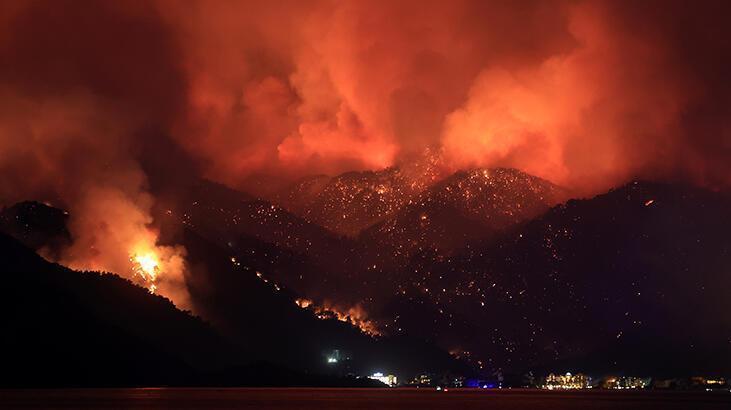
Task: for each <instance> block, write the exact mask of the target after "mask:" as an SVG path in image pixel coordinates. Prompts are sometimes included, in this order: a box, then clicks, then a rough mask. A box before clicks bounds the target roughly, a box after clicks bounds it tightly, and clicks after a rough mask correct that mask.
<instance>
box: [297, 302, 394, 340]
mask: <svg viewBox="0 0 731 410" xmlns="http://www.w3.org/2000/svg"><path fill="white" fill-rule="evenodd" d="M294 303H295V304H296V305H297V306H299V307H300V308H302V309H308V310H310V311H312V312H313V313H314V314H315V316H317V318H318V319H323V320H326V319H337V320H339V321H341V322H346V323H350V324H351V325H353V326H355V327H357V328H358V329H360V331H361V332H363V333H365V334H367V335H369V336H371V337H375V336H380V335H381V332H380V331H379V330H378V328H377V327H376V324H375V323H373V321H371V320H369V319H368V318H367V317H366V312H365V311H364V310H363V308H361V307H360V306H354V307H351V308H349V309H347V310H343V309H340V308H338V307H337V306H334V305H332V304H330V303H327V302H324V303H323V304H322V305H316V304H315V303H314V302H313V301H312V300H310V299H297V300H295V301H294Z"/></svg>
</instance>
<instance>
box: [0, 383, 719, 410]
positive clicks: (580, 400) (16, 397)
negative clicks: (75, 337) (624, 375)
mask: <svg viewBox="0 0 731 410" xmlns="http://www.w3.org/2000/svg"><path fill="white" fill-rule="evenodd" d="M0 408H2V409H16V408H17V409H41V408H42V409H49V408H51V409H77V408H96V409H119V408H145V409H234V408H236V409H303V410H309V409H312V410H315V409H318V410H319V409H379V410H388V409H425V410H430V409H506V410H510V409H530V410H534V409H535V410H541V409H546V410H548V409H620V408H621V409H644V410H646V409H725V410H728V409H731V392H728V391H724V392H703V391H699V392H676V391H668V392H662V391H642V392H628V391H602V390H593V391H575V392H555V391H550V392H549V391H538V390H499V391H498V390H477V389H450V390H449V391H448V392H437V391H435V390H433V389H300V388H292V389H240V388H231V389H209V388H205V389H187V388H160V389H158V388H155V389H61V390H0Z"/></svg>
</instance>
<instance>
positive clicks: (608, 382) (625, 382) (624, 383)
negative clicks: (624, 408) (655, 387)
mask: <svg viewBox="0 0 731 410" xmlns="http://www.w3.org/2000/svg"><path fill="white" fill-rule="evenodd" d="M650 382H651V380H650V379H649V378H642V377H632V376H608V377H606V378H604V380H602V382H601V387H602V388H603V389H617V390H622V389H646V388H648V387H649V386H650Z"/></svg>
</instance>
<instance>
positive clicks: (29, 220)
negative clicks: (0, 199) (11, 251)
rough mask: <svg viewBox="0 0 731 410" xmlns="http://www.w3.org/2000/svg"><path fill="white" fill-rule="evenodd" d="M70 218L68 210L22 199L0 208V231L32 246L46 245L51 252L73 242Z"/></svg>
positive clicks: (35, 247) (46, 248)
mask: <svg viewBox="0 0 731 410" xmlns="http://www.w3.org/2000/svg"><path fill="white" fill-rule="evenodd" d="M67 222H68V213H67V212H66V211H63V210H61V209H58V208H54V207H53V206H50V205H47V204H43V203H40V202H34V201H25V202H19V203H17V204H15V205H13V206H10V207H7V208H3V209H2V210H0V232H6V233H8V234H9V235H11V236H12V237H14V238H16V239H17V240H19V241H20V242H22V243H23V244H24V245H25V246H27V247H29V248H31V249H40V248H42V247H43V248H45V250H46V251H47V252H48V253H49V254H51V255H53V254H57V253H58V251H59V250H60V249H61V248H63V247H64V246H67V245H69V244H70V242H71V235H70V234H69V232H68V230H67V229H66V223H67Z"/></svg>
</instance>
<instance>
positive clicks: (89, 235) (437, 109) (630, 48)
mask: <svg viewBox="0 0 731 410" xmlns="http://www.w3.org/2000/svg"><path fill="white" fill-rule="evenodd" d="M728 8H729V7H728V6H727V4H726V2H722V1H719V2H712V1H704V2H700V3H699V4H693V5H691V4H689V3H688V2H683V1H678V2H673V1H662V2H641V3H636V2H629V1H627V2H620V1H556V2H545V1H536V2H531V1H521V2H504V1H466V0H465V1H451V2H444V1H406V0H404V1H398V2H391V1H350V2H339V1H282V2H273V3H272V2H254V1H189V2H178V1H157V2H136V1H129V2H106V1H93V2H88V3H85V2H78V1H73V2H64V1H56V2H35V1H28V2H6V3H4V4H2V5H0V171H1V173H0V182H2V184H1V185H0V200H1V201H3V202H5V203H9V202H12V201H14V200H18V199H25V198H53V199H57V200H59V201H61V202H62V203H63V204H64V205H65V206H68V207H69V208H70V210H71V214H72V216H73V218H74V219H73V220H72V227H71V229H72V233H73V235H74V237H75V240H76V242H75V245H74V247H73V248H72V250H70V251H69V257H73V256H74V255H76V256H78V255H85V256H84V257H83V258H82V259H83V261H86V262H88V261H91V260H97V259H99V258H101V259H104V260H105V261H106V262H107V263H101V264H91V263H89V264H88V265H93V266H95V267H96V266H98V267H102V268H105V269H119V267H118V262H111V261H121V260H122V259H123V258H126V257H127V253H128V248H130V247H131V246H132V245H131V244H129V242H132V241H134V240H133V239H130V235H131V237H135V238H137V237H140V236H142V237H147V235H148V232H150V230H152V232H153V233H154V224H153V217H152V211H151V210H152V209H153V208H154V195H153V194H156V193H157V192H151V189H150V184H149V180H152V179H156V178H160V175H158V171H159V170H161V169H162V170H165V169H167V170H173V172H166V173H165V174H166V175H168V176H170V175H175V171H174V170H176V169H179V168H180V167H181V165H180V163H179V162H178V161H173V160H171V159H169V157H168V155H166V154H167V152H156V150H159V148H156V147H158V146H159V145H158V144H155V143H152V142H151V141H157V139H159V138H162V137H164V138H165V139H166V140H168V139H169V140H170V141H172V142H173V145H174V146H175V147H177V148H179V149H180V150H182V151H183V152H185V153H186V154H187V155H188V157H189V159H190V164H193V165H195V166H194V167H192V168H193V169H194V171H193V172H200V174H202V175H203V176H206V177H209V178H212V179H215V180H218V181H221V182H224V183H227V184H229V185H232V186H241V185H242V184H244V183H245V181H246V180H247V178H248V177H249V176H250V175H255V174H273V175H278V176H283V177H285V178H290V179H291V178H296V177H298V176H302V175H305V174H314V173H337V172H342V171H348V170H355V169H377V168H383V167H386V166H390V165H398V164H402V163H408V162H411V161H413V160H414V159H418V157H419V156H420V155H422V154H423V153H424V152H425V151H427V150H428V151H429V152H431V153H435V152H436V153H438V155H440V156H441V161H440V163H442V164H444V167H445V169H446V170H454V169H458V168H464V167H475V166H480V167H492V166H507V167H516V168H520V169H522V170H525V171H527V172H529V173H532V174H536V175H539V176H542V177H545V178H547V179H550V180H552V181H553V182H556V183H559V184H562V185H565V186H567V187H569V188H573V189H575V190H577V192H581V193H585V194H586V193H591V192H596V191H599V190H602V189H606V188H608V187H611V186H612V185H616V184H620V183H622V182H625V181H626V180H628V179H630V178H650V179H656V178H662V179H682V180H687V181H693V182H696V183H700V184H704V185H707V186H711V187H714V188H724V187H727V186H728V185H729V183H731V165H730V164H731V161H729V158H731V143H730V142H729V141H731V127H730V126H729V107H731V104H729V96H730V95H731V92H730V91H731V90H730V84H731V81H729V80H728V79H727V73H728V72H729V68H730V67H729V66H730V65H731V64H730V63H731V52H730V51H731V50H729V47H731V46H730V45H729V43H728V42H727V41H726V39H727V38H729V35H731V33H729V30H730V29H729V28H728V25H727V24H726V22H725V16H727V15H728V11H729V10H728ZM163 145H164V144H163ZM149 170H157V171H149ZM166 178H167V177H166ZM163 185H164V184H163ZM110 198H113V200H109V199H110ZM117 205H119V208H120V209H116V210H110V209H108V207H115V206H117ZM102 207H103V208H102ZM124 215H128V216H129V217H128V218H127V217H125V216H124ZM112 216H114V217H112ZM122 225H124V226H122ZM105 229H106V230H108V231H109V230H111V231H114V232H133V233H132V234H130V235H127V234H124V235H120V236H119V237H118V238H119V239H118V241H117V242H120V243H117V244H108V243H103V242H104V240H102V239H101V237H102V235H101V234H100V232H105ZM154 236H155V235H153V238H152V239H148V240H147V242H151V245H149V246H154V245H155V244H154V242H155V238H154ZM105 238H106V237H105ZM113 249H118V251H117V253H118V255H117V256H114V257H112V256H106V255H107V254H108V253H114V251H113ZM89 250H94V252H91V253H96V254H97V255H102V256H98V257H97V258H96V259H95V258H94V257H93V256H90V253H89ZM106 258H109V259H106ZM119 263H121V262H119Z"/></svg>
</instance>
